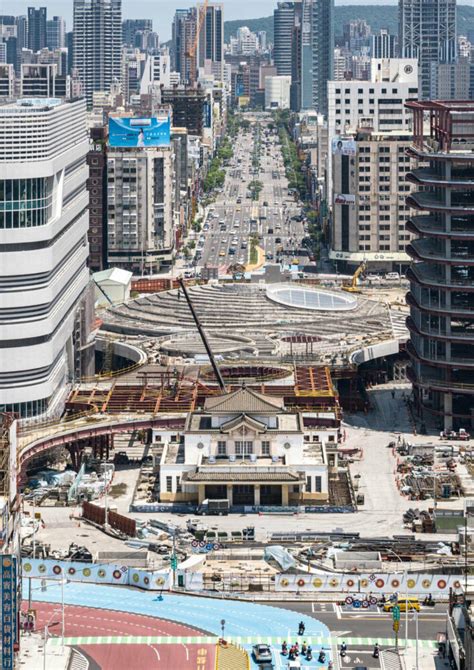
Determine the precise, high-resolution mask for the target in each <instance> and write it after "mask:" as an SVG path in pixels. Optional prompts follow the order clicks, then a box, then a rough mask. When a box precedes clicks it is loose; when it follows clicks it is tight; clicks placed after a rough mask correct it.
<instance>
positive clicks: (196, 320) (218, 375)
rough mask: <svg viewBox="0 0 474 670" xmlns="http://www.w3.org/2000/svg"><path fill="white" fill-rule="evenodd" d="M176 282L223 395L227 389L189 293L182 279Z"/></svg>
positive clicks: (179, 278)
mask: <svg viewBox="0 0 474 670" xmlns="http://www.w3.org/2000/svg"><path fill="white" fill-rule="evenodd" d="M178 281H179V285H180V287H181V288H182V290H183V293H184V297H185V298H186V302H187V303H188V306H189V309H190V310H191V314H192V315H193V319H194V323H195V324H196V328H197V329H198V332H199V335H200V336H201V340H202V341H203V344H204V347H205V349H206V353H207V355H208V356H209V360H210V361H211V365H212V369H213V370H214V374H215V376H216V380H217V383H218V384H219V388H220V389H221V391H223V392H224V393H225V392H226V391H227V389H226V387H225V384H224V380H223V378H222V374H221V371H220V370H219V367H218V365H217V363H216V360H215V358H214V354H213V353H212V350H211V347H210V346H209V342H208V341H207V337H206V333H205V332H204V329H203V327H202V326H201V323H200V321H199V318H198V315H197V314H196V311H195V309H194V306H193V303H192V302H191V298H190V297H189V293H188V291H187V289H186V285H185V283H184V281H183V278H182V277H178Z"/></svg>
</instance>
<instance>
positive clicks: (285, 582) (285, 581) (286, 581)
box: [280, 579, 290, 586]
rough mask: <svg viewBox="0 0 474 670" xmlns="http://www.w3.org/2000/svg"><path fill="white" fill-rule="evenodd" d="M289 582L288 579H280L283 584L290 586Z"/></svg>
mask: <svg viewBox="0 0 474 670" xmlns="http://www.w3.org/2000/svg"><path fill="white" fill-rule="evenodd" d="M289 583H290V582H289V581H288V580H287V579H281V580H280V584H281V586H288V584H289Z"/></svg>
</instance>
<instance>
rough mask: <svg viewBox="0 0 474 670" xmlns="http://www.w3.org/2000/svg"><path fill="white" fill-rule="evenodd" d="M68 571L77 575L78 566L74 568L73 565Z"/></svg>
mask: <svg viewBox="0 0 474 670" xmlns="http://www.w3.org/2000/svg"><path fill="white" fill-rule="evenodd" d="M67 571H68V573H69V574H70V575H75V574H76V568H73V567H72V565H71V567H70V568H68V570H67Z"/></svg>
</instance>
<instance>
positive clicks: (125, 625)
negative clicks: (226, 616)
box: [32, 602, 216, 670]
mask: <svg viewBox="0 0 474 670" xmlns="http://www.w3.org/2000/svg"><path fill="white" fill-rule="evenodd" d="M32 609H35V610H36V629H37V630H42V629H44V627H45V626H46V625H48V630H49V633H50V635H51V636H52V637H54V636H56V637H58V636H60V635H61V606H60V605H59V604H57V603H42V602H34V603H32ZM201 632H202V631H200V630H199V629H195V628H191V627H190V626H184V625H183V624H180V623H175V622H174V621H167V620H166V619H160V618H158V617H151V616H145V615H142V614H129V613H126V612H117V611H114V610H101V609H97V608H93V607H79V606H75V605H74V606H73V605H66V606H65V635H66V637H90V636H100V635H170V636H176V635H186V636H189V635H192V636H196V635H199V633H201ZM81 648H82V649H83V650H84V652H85V653H86V654H87V655H88V656H89V657H90V658H91V659H92V660H93V661H95V662H96V663H97V665H98V666H99V667H100V668H101V670H131V669H135V668H140V669H141V670H152V669H155V668H156V669H157V670H214V668H215V657H216V656H215V655H216V649H215V645H212V644H203V645H198V644H187V645H184V644H163V645H146V644H144V645H135V644H132V645H125V644H110V645H107V644H104V645H97V644H94V645H84V646H82V647H81Z"/></svg>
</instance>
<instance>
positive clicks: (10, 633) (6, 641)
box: [0, 554, 17, 670]
mask: <svg viewBox="0 0 474 670" xmlns="http://www.w3.org/2000/svg"><path fill="white" fill-rule="evenodd" d="M0 583H1V594H0V598H1V603H2V670H7V669H10V668H13V667H14V666H13V661H14V644H15V642H16V635H17V629H16V626H17V611H16V610H17V598H16V557H15V556H11V555H9V554H4V555H3V556H2V557H1V560H0Z"/></svg>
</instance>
